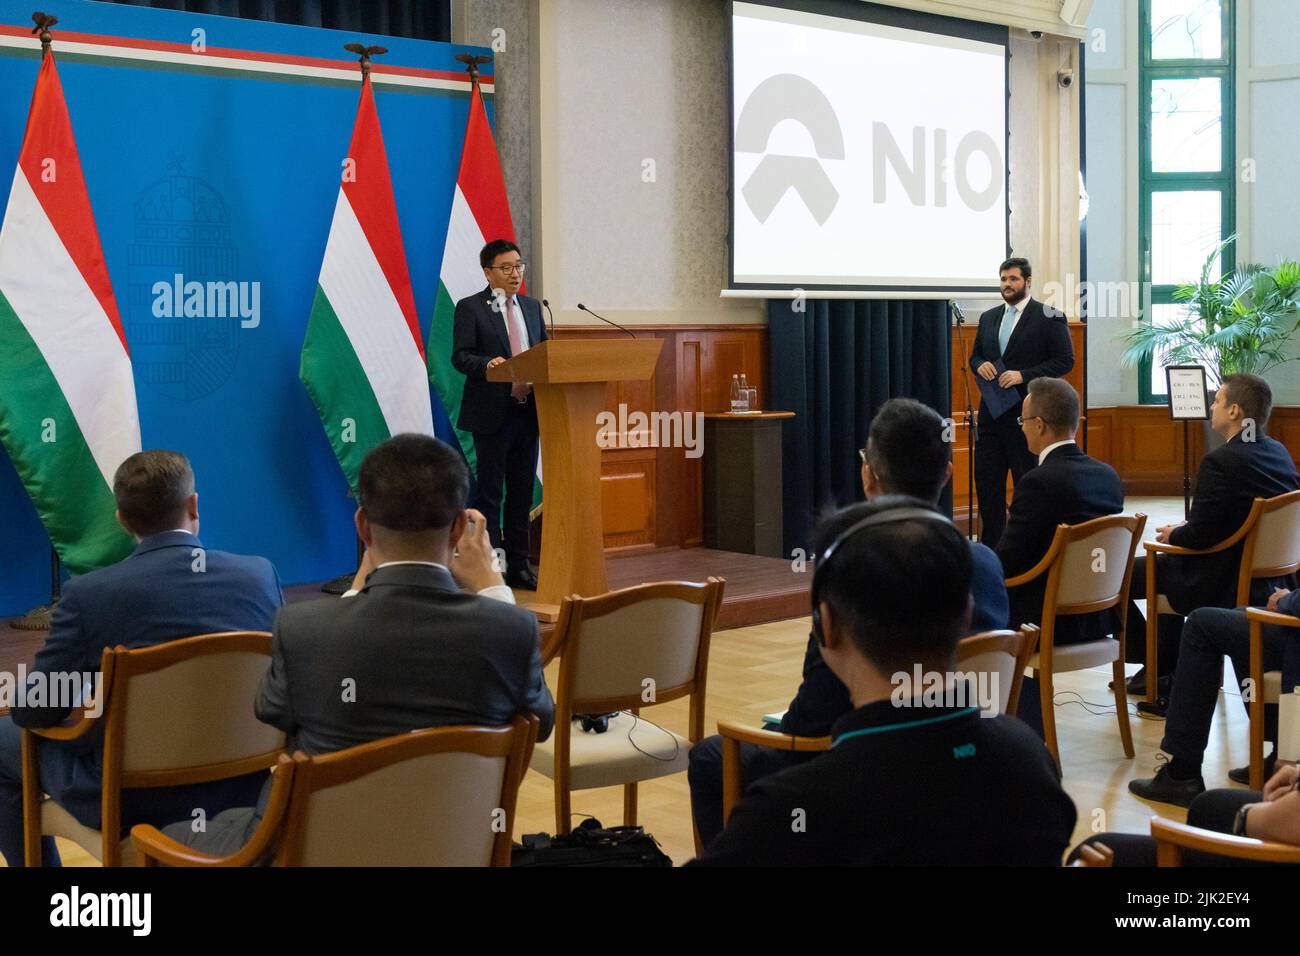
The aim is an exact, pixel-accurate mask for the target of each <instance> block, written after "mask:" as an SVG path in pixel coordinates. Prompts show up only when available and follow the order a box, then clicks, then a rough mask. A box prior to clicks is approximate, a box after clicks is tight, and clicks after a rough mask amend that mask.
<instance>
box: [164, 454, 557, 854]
mask: <svg viewBox="0 0 1300 956" xmlns="http://www.w3.org/2000/svg"><path fill="white" fill-rule="evenodd" d="M357 485H358V499H359V500H358V507H357V514H356V524H357V534H358V535H360V536H361V540H362V541H364V542H365V544H366V558H365V560H364V561H363V562H362V565H363V566H362V568H361V570H360V571H358V572H357V578H358V580H357V581H355V582H354V588H355V589H356V590H354V591H350V592H348V594H347V595H345V596H344V597H342V598H336V599H328V598H327V599H324V600H320V601H311V602H307V603H303V604H295V605H291V606H289V607H287V608H285V609H284V610H283V611H281V612H280V615H279V616H278V617H277V618H276V621H275V631H274V638H273V644H272V658H271V667H270V670H269V671H268V672H267V674H266V677H265V678H263V680H262V685H261V687H260V689H259V690H258V694H257V700H256V702H255V703H254V710H255V712H256V714H257V717H258V719H259V720H262V721H264V722H265V723H268V724H271V725H272V726H274V727H278V728H279V729H281V730H283V731H284V732H285V733H286V734H288V735H289V747H290V749H294V748H297V749H301V750H303V751H304V752H306V753H308V754H324V753H333V752H334V751H338V750H343V749H345V748H347V747H354V746H356V745H358V744H363V743H368V742H370V741H372V740H378V739H380V738H383V737H390V736H393V735H395V734H403V733H407V732H408V731H411V730H418V729H420V728H423V727H445V726H450V725H456V724H486V725H501V724H506V723H509V722H510V721H511V720H512V719H513V718H514V717H515V715H516V714H520V713H531V714H536V715H537V717H538V718H539V720H540V723H541V726H540V727H539V736H540V738H541V739H545V738H546V737H547V736H549V735H550V733H551V729H552V727H553V726H554V722H555V703H554V701H553V700H552V698H551V692H550V690H549V689H548V688H547V686H546V681H545V679H544V678H543V676H542V658H541V643H540V639H539V635H538V631H537V619H536V617H534V616H533V615H532V614H530V613H528V612H527V611H524V610H521V609H520V608H517V607H514V606H513V605H514V599H513V597H512V595H511V594H510V590H509V589H508V588H507V587H505V585H504V583H503V582H502V579H501V574H500V572H499V571H497V570H495V569H494V568H493V554H492V548H491V545H490V542H489V540H488V536H487V533H486V531H485V530H484V527H483V516H482V515H481V514H479V513H478V512H477V511H474V510H468V511H467V510H465V501H466V498H467V497H468V496H469V472H468V470H467V469H466V468H465V463H464V461H462V459H461V456H460V454H459V453H458V452H456V451H455V450H453V449H452V448H451V447H450V446H449V445H446V444H444V443H443V442H441V441H439V440H438V439H436V438H431V437H429V436H427V435H414V434H405V435H396V436H394V437H393V438H390V439H389V440H388V441H386V442H384V443H382V444H380V445H378V446H377V447H376V448H375V449H374V450H373V451H371V452H370V454H369V455H367V456H366V459H365V461H364V462H362V464H361V472H360V475H359V477H358V481H357ZM462 588H464V590H462ZM269 792H270V788H269V786H268V787H266V788H265V789H264V790H263V792H262V795H261V799H260V800H258V801H256V802H257V806H256V807H254V806H253V805H252V804H253V803H254V801H253V800H250V801H248V804H247V805H246V806H244V807H243V808H241V809H235V810H229V811H227V812H225V813H222V814H221V815H219V816H218V817H216V818H214V819H211V820H209V821H208V826H207V830H206V831H205V832H203V833H194V832H192V830H191V827H190V825H189V823H188V822H186V821H184V820H182V821H181V822H179V823H175V824H173V825H171V826H169V827H167V828H166V830H165V832H166V833H167V835H168V836H170V837H172V838H173V839H175V840H178V841H181V842H184V843H186V844H187V845H189V846H193V847H197V848H199V849H201V850H204V851H206V852H209V853H216V854H222V855H224V854H227V853H233V852H234V851H235V850H237V849H238V848H239V847H241V846H243V844H244V843H245V842H246V841H247V839H248V838H249V837H250V836H251V835H252V833H253V831H254V830H255V829H256V828H257V824H258V822H259V821H260V819H261V815H262V812H263V810H264V809H265V800H266V798H267V796H268V795H269ZM177 819H180V818H177Z"/></svg>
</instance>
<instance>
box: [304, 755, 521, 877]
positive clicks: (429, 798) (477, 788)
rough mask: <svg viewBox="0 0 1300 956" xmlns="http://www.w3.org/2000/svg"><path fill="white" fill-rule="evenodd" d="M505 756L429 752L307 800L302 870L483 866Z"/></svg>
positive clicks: (499, 820) (499, 816) (500, 820)
mask: <svg viewBox="0 0 1300 956" xmlns="http://www.w3.org/2000/svg"><path fill="white" fill-rule="evenodd" d="M505 768H506V758H505V757H489V756H484V755H482V754H468V753H441V754H428V755H426V756H423V757H416V758H412V759H410V760H404V761H402V762H400V763H396V764H392V765H391V766H388V767H384V768H383V769H381V770H376V771H374V772H372V773H368V774H366V775H365V776H363V777H359V778H357V779H356V780H352V781H349V782H348V783H344V784H339V785H337V786H333V787H329V788H327V789H325V790H320V791H317V792H316V793H313V794H312V796H311V803H310V805H309V807H308V810H307V820H306V824H305V830H304V833H303V837H304V844H303V856H302V864H303V865H304V866H488V865H489V864H490V863H491V862H492V842H493V840H494V839H495V837H496V834H497V832H498V831H497V830H494V829H493V827H494V825H495V826H502V825H505V824H506V821H505V818H504V812H503V811H502V812H497V811H498V807H499V805H500V803H501V789H502V783H503V779H502V777H503V775H504V773H505Z"/></svg>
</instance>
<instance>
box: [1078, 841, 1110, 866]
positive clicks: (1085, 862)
mask: <svg viewBox="0 0 1300 956" xmlns="http://www.w3.org/2000/svg"><path fill="white" fill-rule="evenodd" d="M1070 865H1071V866H1114V865H1115V851H1114V850H1112V849H1111V848H1110V847H1108V846H1106V844H1104V843H1084V844H1081V845H1080V847H1079V858H1078V859H1077V860H1075V861H1074V862H1073V863H1072V864H1070Z"/></svg>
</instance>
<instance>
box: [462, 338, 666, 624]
mask: <svg viewBox="0 0 1300 956" xmlns="http://www.w3.org/2000/svg"><path fill="white" fill-rule="evenodd" d="M662 350H663V340H662V339H625V340H624V339H616V340H613V341H611V340H609V339H564V340H561V341H556V340H555V339H548V340H547V341H545V342H542V343H541V344H540V345H536V346H534V347H533V348H531V349H528V350H527V351H526V352H521V353H520V354H518V355H516V356H515V357H514V358H512V359H510V360H509V361H507V362H505V363H503V364H501V365H498V366H497V367H496V368H493V369H489V370H488V373H487V379H488V381H490V382H531V383H532V384H533V390H534V391H535V392H536V394H537V422H538V426H539V428H540V431H541V444H542V486H543V488H544V491H543V495H544V498H545V511H544V518H543V522H542V558H541V565H540V567H539V568H538V580H537V599H536V601H530V602H523V603H521V605H520V606H521V607H525V608H527V609H528V610H530V611H532V612H533V613H535V614H536V615H537V617H538V618H539V619H540V620H542V621H554V620H555V619H556V618H557V617H558V616H559V610H560V602H561V601H562V600H563V599H564V598H565V597H567V596H568V595H570V594H581V595H584V596H590V595H595V594H603V593H605V592H606V591H608V590H609V585H608V584H607V583H606V580H605V540H604V531H603V529H602V527H601V494H600V448H599V447H598V446H597V445H596V433H597V430H598V426H597V416H598V415H599V414H600V413H601V412H604V411H614V412H617V409H609V408H607V407H606V404H607V402H606V395H607V389H606V383H608V382H623V381H644V380H646V379H648V378H650V376H651V375H653V374H654V370H655V364H656V363H657V362H658V361H659V353H660V352H661V351H662Z"/></svg>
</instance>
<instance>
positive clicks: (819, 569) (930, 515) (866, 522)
mask: <svg viewBox="0 0 1300 956" xmlns="http://www.w3.org/2000/svg"><path fill="white" fill-rule="evenodd" d="M913 520H920V521H938V522H940V523H942V524H945V525H947V526H948V527H949V528H952V530H953V531H954V532H955V533H956V534H958V535H960V534H961V532H960V531H958V530H957V526H956V525H955V524H953V523H952V522H951V521H950V520H948V518H947V517H946V516H944V515H941V514H939V512H937V511H932V510H930V509H929V508H916V507H909V508H890V509H889V510H888V511H882V512H880V513H878V514H874V515H871V516H870V517H867V518H863V519H862V520H861V521H859V522H857V523H855V524H853V525H851V526H850V527H849V528H847V529H846V530H845V531H844V532H843V533H842V534H840V535H839V536H838V537H836V539H835V540H834V541H832V542H831V543H830V544H829V545H828V546H827V548H826V550H825V551H823V552H822V554H821V557H820V558H818V559H817V566H816V567H815V568H813V579H812V632H813V637H815V638H816V639H817V644H818V645H819V646H825V644H826V636H825V635H824V634H823V633H822V611H821V601H820V600H819V599H818V598H819V596H820V594H821V582H822V580H823V579H824V578H825V577H826V566H827V565H828V564H830V562H831V558H833V557H834V556H835V552H837V551H838V550H839V549H840V547H841V546H842V545H843V544H844V542H845V541H847V540H849V538H851V537H853V536H854V535H855V534H857V533H859V532H860V531H865V530H867V529H868V528H878V527H880V526H881V525H887V524H896V523H898V522H900V521H913Z"/></svg>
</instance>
